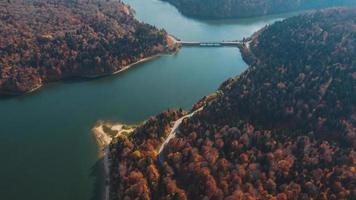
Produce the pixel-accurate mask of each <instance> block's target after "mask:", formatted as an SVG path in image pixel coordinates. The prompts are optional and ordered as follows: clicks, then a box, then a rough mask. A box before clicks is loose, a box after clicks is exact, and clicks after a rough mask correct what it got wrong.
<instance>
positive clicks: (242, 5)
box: [164, 0, 356, 18]
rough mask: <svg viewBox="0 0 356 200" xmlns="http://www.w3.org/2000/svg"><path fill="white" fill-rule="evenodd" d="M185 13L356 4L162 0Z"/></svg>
mask: <svg viewBox="0 0 356 200" xmlns="http://www.w3.org/2000/svg"><path fill="white" fill-rule="evenodd" d="M164 1H167V2H170V3H172V4H173V5H175V6H176V7H177V8H178V9H179V11H180V12H182V13H183V14H185V15H188V16H192V17H198V18H241V17H255V16H261V15H268V14H278V13H283V12H289V11H297V10H304V9H314V8H323V7H330V6H341V5H356V0H164Z"/></svg>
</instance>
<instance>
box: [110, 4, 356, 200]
mask: <svg viewBox="0 0 356 200" xmlns="http://www.w3.org/2000/svg"><path fill="white" fill-rule="evenodd" d="M252 38H253V40H252V42H249V43H246V44H245V45H244V49H243V52H244V56H245V57H249V58H253V59H249V64H250V68H249V69H248V70H247V71H246V72H245V73H243V74H242V75H240V76H238V77H236V78H233V79H230V80H227V81H226V82H224V83H223V84H222V85H221V87H220V89H219V91H218V92H216V93H215V95H213V96H211V97H208V98H204V99H202V101H200V102H198V103H197V104H196V105H195V106H194V107H195V108H201V107H202V108H203V110H202V111H198V112H197V113H195V114H194V115H193V116H192V117H190V118H189V117H187V118H185V119H183V120H182V123H181V124H180V126H179V131H178V132H177V133H176V136H175V137H174V138H173V139H172V140H170V141H169V143H168V144H167V146H165V149H164V151H163V152H162V153H161V154H158V150H157V149H159V147H160V145H161V144H162V142H163V141H164V140H165V138H167V135H168V133H169V132H170V131H171V129H170V128H169V124H170V126H171V127H172V125H173V124H174V123H176V122H177V119H179V118H180V117H181V116H184V114H183V113H182V112H178V111H169V112H166V113H163V114H161V115H159V116H157V117H154V118H151V119H150V120H149V121H147V122H146V123H145V124H143V125H142V126H141V127H140V128H138V129H137V130H136V132H135V133H134V134H133V135H131V136H129V137H123V138H118V139H117V141H115V142H114V143H112V144H111V148H110V149H111V154H110V156H111V158H112V163H113V164H112V170H111V180H112V182H111V195H112V197H113V199H129V198H131V199H135V198H138V199H214V200H215V199H216V200H220V199H226V200H230V199H231V200H235V199H241V200H242V199H276V200H287V199H296V200H297V199H298V200H299V199H325V200H327V199H335V200H336V199H353V198H354V197H355V196H356V176H355V174H356V168H355V166H356V152H355V147H356V56H355V54H356V51H355V47H356V9H346V8H339V9H329V10H323V11H318V12H312V13H309V14H304V15H300V16H297V17H292V18H289V19H286V20H284V21H282V22H277V23H275V24H273V25H271V26H268V27H266V28H265V29H263V30H262V31H260V32H259V33H257V34H255V35H254V36H253V37H252ZM248 54H250V55H248ZM252 54H253V55H252ZM136 141H137V142H136Z"/></svg>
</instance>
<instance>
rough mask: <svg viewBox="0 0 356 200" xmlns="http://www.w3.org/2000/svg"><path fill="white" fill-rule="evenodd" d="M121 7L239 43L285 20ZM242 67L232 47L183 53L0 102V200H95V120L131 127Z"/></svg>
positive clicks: (189, 35) (155, 5)
mask: <svg viewBox="0 0 356 200" xmlns="http://www.w3.org/2000/svg"><path fill="white" fill-rule="evenodd" d="M125 2H127V3H129V4H130V5H132V7H133V8H134V9H135V10H136V15H137V17H138V18H139V19H140V20H141V21H144V22H147V23H151V24H154V25H156V26H157V27H159V28H165V29H166V30H167V31H168V32H170V33H171V34H173V35H176V36H177V37H179V38H181V39H184V40H199V41H220V40H233V39H242V38H243V37H247V36H249V35H251V34H252V33H253V32H254V31H256V30H258V29H259V28H261V27H263V26H265V25H266V24H270V23H272V22H274V21H275V20H279V19H282V18H284V17H285V16H286V15H284V16H272V17H263V18H254V19H244V20H228V21H197V20H194V19H189V18H186V17H183V16H182V15H181V14H180V13H179V12H178V11H177V10H176V9H175V8H174V7H172V6H171V5H169V4H167V3H164V2H161V1H158V0H126V1H125ZM246 68H247V66H246V64H245V63H244V62H243V60H242V58H241V56H240V53H239V51H238V49H236V48H183V49H182V50H181V51H180V52H179V53H178V54H176V55H172V56H162V57H160V58H158V59H155V60H153V61H150V62H147V63H144V64H140V65H138V66H135V67H133V68H132V69H130V70H128V71H126V72H124V73H122V74H119V75H115V76H110V77H105V78H101V79H96V80H91V81H69V82H68V81H64V82H57V83H51V84H49V85H47V86H45V87H44V88H42V89H41V90H39V91H37V92H34V93H32V94H29V95H25V96H21V97H15V98H6V99H0V157H1V158H3V159H2V161H1V163H0V199H2V200H23V199H26V200H64V199H65V200H89V199H97V197H98V196H97V190H96V188H97V187H96V185H95V183H96V181H97V177H98V173H97V166H96V163H97V160H98V159H97V149H96V144H95V141H94V138H93V137H92V136H91V133H90V129H91V128H92V126H93V125H94V123H95V122H96V120H98V119H103V120H114V121H122V122H126V123H139V122H140V121H142V120H144V119H146V118H147V117H148V116H150V115H154V114H157V113H159V112H161V111H163V110H166V109H167V108H172V107H175V108H179V107H181V108H184V109H189V108H190V107H191V106H192V105H193V103H194V102H196V101H197V100H199V99H200V98H201V97H202V96H204V95H207V94H209V93H211V92H213V91H215V90H216V88H217V87H218V86H219V85H220V83H222V82H223V81H224V80H226V79H227V78H229V77H232V76H235V75H238V74H240V73H241V72H242V71H244V70H245V69H246Z"/></svg>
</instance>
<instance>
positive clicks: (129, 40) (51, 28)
mask: <svg viewBox="0 0 356 200" xmlns="http://www.w3.org/2000/svg"><path fill="white" fill-rule="evenodd" d="M132 13H133V11H132V10H131V8H130V7H129V6H127V5H125V4H123V3H121V2H120V1H111V2H109V1H100V0H98V1H76V0H60V1H44V0H30V1H27V0H9V1H0V27H1V31H0V38H1V40H0V94H21V93H25V92H29V91H31V90H34V89H36V88H38V87H40V86H41V85H43V84H44V83H45V82H49V81H54V80H60V79H64V78H71V77H96V76H101V75H107V74H111V73H113V72H116V71H118V70H120V69H122V68H123V67H125V66H127V65H129V64H131V63H134V62H136V61H138V60H140V59H142V58H145V57H150V56H153V55H157V54H159V53H163V52H166V51H167V47H166V46H167V33H166V32H165V31H163V30H158V29H156V28H155V27H153V26H151V25H148V24H143V23H140V22H138V21H137V20H136V19H135V18H134V16H133V14H132Z"/></svg>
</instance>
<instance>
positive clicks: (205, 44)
mask: <svg viewBox="0 0 356 200" xmlns="http://www.w3.org/2000/svg"><path fill="white" fill-rule="evenodd" d="M178 43H179V44H181V45H183V46H199V47H222V46H238V45H239V44H241V42H238V41H228V42H225V41H223V42H188V41H178Z"/></svg>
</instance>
